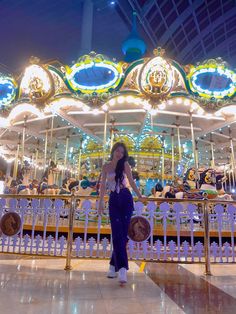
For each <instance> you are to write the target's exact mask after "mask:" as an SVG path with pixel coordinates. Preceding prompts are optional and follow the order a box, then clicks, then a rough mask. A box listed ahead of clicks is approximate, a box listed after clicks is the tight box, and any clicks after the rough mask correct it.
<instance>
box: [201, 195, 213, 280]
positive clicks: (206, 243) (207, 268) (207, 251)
mask: <svg viewBox="0 0 236 314" xmlns="http://www.w3.org/2000/svg"><path fill="white" fill-rule="evenodd" d="M203 217H204V252H205V273H204V274H205V275H206V276H211V275H212V274H211V268H210V263H211V261H210V258H211V256H210V231H209V217H208V200H206V199H205V200H204V209H203Z"/></svg>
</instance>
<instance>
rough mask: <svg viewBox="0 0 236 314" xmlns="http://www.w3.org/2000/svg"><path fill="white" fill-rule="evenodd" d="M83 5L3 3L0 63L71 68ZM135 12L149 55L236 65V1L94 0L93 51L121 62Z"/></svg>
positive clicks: (28, 0) (72, 0)
mask: <svg viewBox="0 0 236 314" xmlns="http://www.w3.org/2000/svg"><path fill="white" fill-rule="evenodd" d="M88 1H90V0H88ZM113 2H114V4H113ZM83 6H84V1H79V0H17V1H16V0H0V38H1V49H0V63H2V64H5V65H6V66H7V67H8V68H9V69H11V71H13V72H15V71H18V70H20V69H22V68H23V67H24V66H25V64H26V62H27V60H28V59H29V57H30V56H31V55H34V56H38V57H40V58H41V59H42V60H47V59H59V60H61V61H62V62H64V63H68V64H71V62H72V61H73V60H76V59H77V58H78V56H79V55H80V54H81V27H82V22H81V21H82V13H83ZM133 10H136V12H137V14H138V19H139V31H140V34H141V35H142V37H143V38H144V39H145V41H146V43H147V46H148V54H149V55H151V53H152V50H153V48H154V47H156V46H162V47H164V48H165V49H166V51H167V55H168V56H170V57H172V58H174V59H176V60H177V61H179V62H180V63H183V64H186V63H195V62H197V61H202V60H204V59H206V58H212V57H218V56H221V57H222V58H223V59H225V60H226V61H228V62H229V63H230V64H231V65H232V66H233V67H235V66H236V62H235V58H236V35H235V34H236V1H234V0H221V1H220V0H205V1H201V0H196V1H194V0H193V1H191V0H177V1H172V0H159V1H157V0H156V1H155V0H115V1H108V0H94V1H93V36H92V47H91V49H92V50H95V51H96V52H98V53H103V54H106V55H108V56H109V57H111V58H113V57H115V58H117V59H122V52H121V44H122V41H123V40H124V39H125V38H126V37H127V36H128V35H129V31H130V27H131V17H132V11H133Z"/></svg>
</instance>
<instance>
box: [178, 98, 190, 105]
mask: <svg viewBox="0 0 236 314" xmlns="http://www.w3.org/2000/svg"><path fill="white" fill-rule="evenodd" d="M186 100H187V99H186ZM176 103H177V104H181V103H182V99H181V98H176Z"/></svg>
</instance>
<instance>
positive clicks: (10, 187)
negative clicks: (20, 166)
mask: <svg viewBox="0 0 236 314" xmlns="http://www.w3.org/2000/svg"><path fill="white" fill-rule="evenodd" d="M17 186H18V184H17V181H16V180H13V178H12V177H7V178H6V182H5V188H4V194H17Z"/></svg>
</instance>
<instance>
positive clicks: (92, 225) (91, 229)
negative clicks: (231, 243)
mask: <svg viewBox="0 0 236 314" xmlns="http://www.w3.org/2000/svg"><path fill="white" fill-rule="evenodd" d="M23 230H24V232H26V233H28V232H29V231H31V230H32V224H24V227H23ZM34 231H38V232H44V231H45V228H44V226H43V225H42V224H40V225H36V226H35V228H34ZM56 231H57V232H59V233H68V227H67V226H66V225H65V226H59V227H58V228H57V229H56V227H55V226H54V225H48V226H47V228H46V232H50V233H55V232H56ZM73 232H74V234H84V232H85V227H84V222H83V221H81V222H76V223H75V225H74V228H73ZM86 232H87V234H91V235H93V234H97V233H98V223H97V222H89V223H88V225H87V226H86ZM193 232H194V237H199V238H201V237H202V238H203V237H204V229H203V228H201V227H199V226H196V227H194V229H193ZM233 234H234V237H236V230H235V231H234V233H233ZM100 235H111V228H110V225H109V224H105V225H102V226H101V228H100ZM176 235H177V228H176V225H168V227H167V229H166V231H165V230H164V229H163V226H162V225H161V224H157V225H155V226H154V229H153V236H155V237H158V236H159V237H164V236H167V237H176ZM180 236H181V237H190V236H191V231H190V227H189V225H188V224H182V226H181V228H180ZM218 236H219V232H218V230H217V229H215V230H214V229H213V230H210V237H212V238H217V237H218ZM231 236H232V232H231V230H230V229H228V230H223V231H222V232H221V237H224V238H230V237H231Z"/></svg>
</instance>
